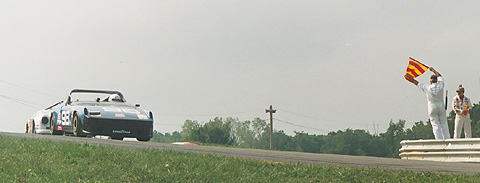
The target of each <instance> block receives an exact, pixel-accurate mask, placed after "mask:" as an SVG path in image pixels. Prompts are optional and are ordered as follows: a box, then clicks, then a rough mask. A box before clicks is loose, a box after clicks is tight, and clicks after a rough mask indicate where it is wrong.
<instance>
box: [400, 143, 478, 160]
mask: <svg viewBox="0 0 480 183" xmlns="http://www.w3.org/2000/svg"><path fill="white" fill-rule="evenodd" d="M400 144H401V145H402V148H401V149H400V150H399V151H400V157H401V158H402V159H412V160H430V161H443V162H475V163H480V138H468V139H447V140H404V141H402V142H400Z"/></svg>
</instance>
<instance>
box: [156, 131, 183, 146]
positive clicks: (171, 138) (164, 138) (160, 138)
mask: <svg viewBox="0 0 480 183" xmlns="http://www.w3.org/2000/svg"><path fill="white" fill-rule="evenodd" d="M181 140H182V136H181V135H180V133H179V132H178V131H175V132H173V133H172V134H170V133H165V134H162V133H160V132H158V131H156V130H154V131H153V137H152V139H151V140H150V141H151V142H161V143H171V142H177V141H181Z"/></svg>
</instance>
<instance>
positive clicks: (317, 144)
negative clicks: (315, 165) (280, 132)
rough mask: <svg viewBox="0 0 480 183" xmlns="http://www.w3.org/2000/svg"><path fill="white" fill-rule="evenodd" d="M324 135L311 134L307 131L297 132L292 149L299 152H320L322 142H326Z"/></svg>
mask: <svg viewBox="0 0 480 183" xmlns="http://www.w3.org/2000/svg"><path fill="white" fill-rule="evenodd" d="M321 137H322V136H317V135H309V134H308V133H305V132H295V136H294V137H293V139H292V143H291V144H292V145H291V146H290V148H289V149H290V150H292V151H299V152H311V153H320V152H321V147H322V144H324V143H325V142H324V140H323V138H321Z"/></svg>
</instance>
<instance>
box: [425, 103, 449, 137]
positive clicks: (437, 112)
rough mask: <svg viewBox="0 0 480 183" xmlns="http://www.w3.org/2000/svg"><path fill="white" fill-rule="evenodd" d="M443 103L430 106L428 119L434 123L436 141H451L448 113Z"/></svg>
mask: <svg viewBox="0 0 480 183" xmlns="http://www.w3.org/2000/svg"><path fill="white" fill-rule="evenodd" d="M443 106H444V105H443V103H439V104H437V105H432V106H429V108H428V111H429V112H428V117H429V118H430V122H431V123H432V130H433V135H434V136H435V139H449V138H450V132H449V131H448V124H447V113H446V112H445V108H444V107H443Z"/></svg>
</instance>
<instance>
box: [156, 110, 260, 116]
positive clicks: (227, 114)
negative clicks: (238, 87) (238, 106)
mask: <svg viewBox="0 0 480 183" xmlns="http://www.w3.org/2000/svg"><path fill="white" fill-rule="evenodd" d="M257 111H259V110H251V111H242V112H233V113H223V114H221V113H220V114H161V116H175V117H195V116H200V117H202V116H206V117H208V116H229V115H236V114H245V113H251V112H257Z"/></svg>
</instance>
